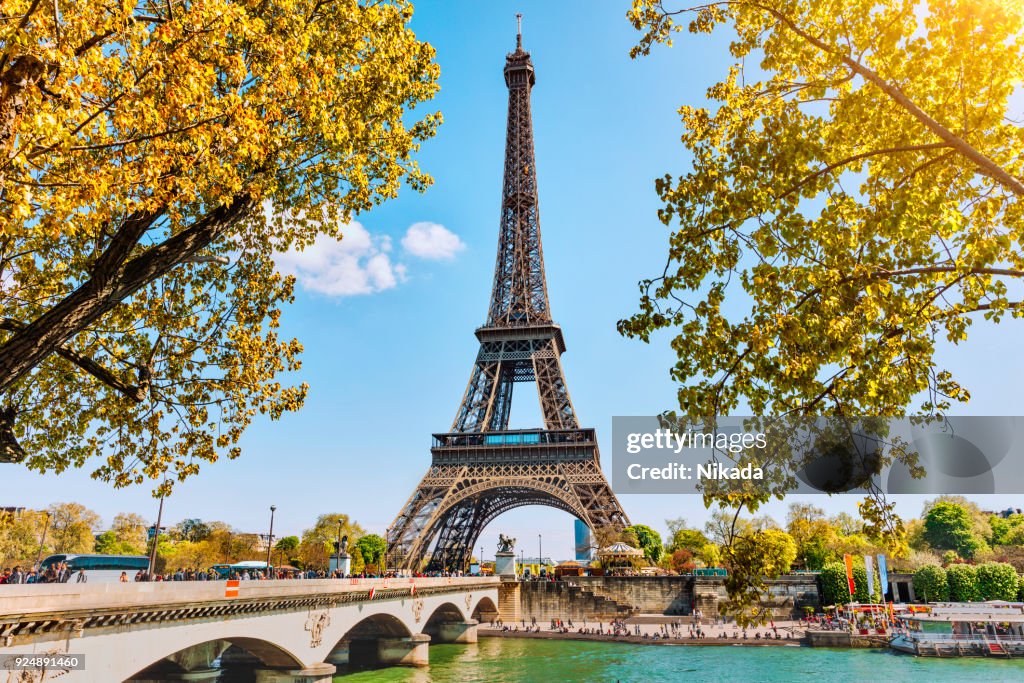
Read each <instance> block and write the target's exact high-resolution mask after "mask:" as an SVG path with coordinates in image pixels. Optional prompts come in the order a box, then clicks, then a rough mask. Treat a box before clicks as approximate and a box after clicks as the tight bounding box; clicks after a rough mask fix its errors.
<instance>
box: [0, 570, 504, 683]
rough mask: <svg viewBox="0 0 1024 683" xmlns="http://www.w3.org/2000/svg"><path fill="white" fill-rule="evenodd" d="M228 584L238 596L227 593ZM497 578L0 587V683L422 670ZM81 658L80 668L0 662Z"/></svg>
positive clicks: (283, 677)
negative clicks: (369, 668) (362, 667)
mask: <svg viewBox="0 0 1024 683" xmlns="http://www.w3.org/2000/svg"><path fill="white" fill-rule="evenodd" d="M236 584H237V586H236ZM498 586H499V580H498V579H496V578H487V577H481V578H416V579H410V578H393V579H312V580H284V581H240V582H225V581H211V582H167V583H114V584H93V585H89V584H73V583H71V584H46V585H22V586H0V683H15V682H17V683H23V682H28V681H31V682H33V683H36V682H42V681H50V680H58V679H59V680H60V681H61V683H78V682H101V683H110V682H114V681H130V682H132V683H140V682H143V681H175V680H181V681H203V680H211V681H212V680H214V679H216V677H217V675H218V674H219V670H218V669H217V667H218V665H229V664H231V663H236V664H248V665H254V666H255V667H256V671H257V673H256V680H257V681H258V682H259V683H278V682H282V683H283V682H286V681H287V682H292V683H312V682H314V681H316V682H322V681H330V680H331V677H332V674H333V673H334V672H335V669H336V665H339V664H347V663H348V662H349V661H350V658H351V661H352V663H353V664H356V663H369V664H377V665H381V666H425V665H426V664H427V663H428V657H429V655H428V646H429V644H430V643H475V642H476V637H477V636H476V625H477V622H478V620H490V619H492V618H494V616H495V615H496V613H497V605H498ZM61 654H70V655H84V661H85V668H84V669H83V670H68V669H66V668H63V667H62V666H57V667H54V668H49V669H46V670H44V671H39V670H37V671H34V672H32V673H26V672H21V671H13V670H9V666H5V662H4V661H2V660H8V662H9V661H10V660H9V659H8V658H10V657H13V656H19V655H36V656H51V657H52V656H59V655H61Z"/></svg>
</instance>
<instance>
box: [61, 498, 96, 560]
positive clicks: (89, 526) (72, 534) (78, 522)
mask: <svg viewBox="0 0 1024 683" xmlns="http://www.w3.org/2000/svg"><path fill="white" fill-rule="evenodd" d="M48 512H49V513H50V531H49V539H50V544H51V547H52V548H53V552H55V553H91V552H92V551H93V548H94V546H95V545H96V539H95V537H94V536H93V534H95V533H96V530H97V529H98V528H99V526H100V521H101V520H100V516H99V515H98V514H96V513H95V512H93V511H92V510H90V509H89V508H87V507H85V506H84V505H82V504H81V503H54V504H53V505H51V506H50V507H49V509H48Z"/></svg>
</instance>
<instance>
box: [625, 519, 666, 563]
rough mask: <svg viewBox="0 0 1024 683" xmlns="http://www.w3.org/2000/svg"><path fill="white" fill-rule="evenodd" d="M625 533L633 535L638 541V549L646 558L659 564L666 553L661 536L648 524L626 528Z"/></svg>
mask: <svg viewBox="0 0 1024 683" xmlns="http://www.w3.org/2000/svg"><path fill="white" fill-rule="evenodd" d="M624 531H625V532H627V533H628V532H632V533H633V535H634V536H635V537H636V541H637V545H636V547H637V548H639V549H640V550H643V551H644V557H646V558H647V559H648V560H649V561H650V562H652V563H654V564H657V563H658V560H660V559H661V555H662V553H664V552H665V548H664V546H662V544H661V534H659V533H658V532H657V531H655V530H654V529H652V528H651V527H649V526H647V525H646V524H634V525H633V526H629V527H626V529H625V530H624Z"/></svg>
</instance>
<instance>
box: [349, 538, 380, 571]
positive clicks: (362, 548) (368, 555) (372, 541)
mask: <svg viewBox="0 0 1024 683" xmlns="http://www.w3.org/2000/svg"><path fill="white" fill-rule="evenodd" d="M356 548H358V549H359V554H360V555H361V556H362V558H363V562H365V563H366V564H367V565H373V566H374V567H375V568H376V569H377V571H380V570H381V562H382V561H383V560H384V553H385V552H387V549H388V542H387V541H385V540H384V537H383V536H380V535H378V534H367V535H365V536H362V537H360V538H359V540H358V541H356Z"/></svg>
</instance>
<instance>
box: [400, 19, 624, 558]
mask: <svg viewBox="0 0 1024 683" xmlns="http://www.w3.org/2000/svg"><path fill="white" fill-rule="evenodd" d="M534 82H535V74H534V68H533V62H532V61H531V60H530V53H528V52H526V51H524V50H523V47H522V34H521V33H519V34H518V35H517V37H516V50H515V52H512V53H511V54H509V55H508V56H507V57H506V59H505V83H506V85H507V86H508V127H507V132H506V143H505V177H504V183H503V187H502V195H501V230H500V233H499V237H498V259H497V264H496V266H495V271H494V288H493V290H492V294H491V303H490V308H489V310H488V314H487V323H486V324H485V325H484V326H483V327H481V328H479V329H477V330H476V336H477V339H479V341H480V351H479V353H478V354H477V357H476V362H475V364H474V366H473V371H472V374H471V375H470V379H469V385H468V386H467V387H466V393H465V395H464V396H463V398H462V403H461V405H460V406H459V410H458V412H457V413H456V416H455V421H454V422H453V423H452V427H451V431H450V432H448V433H445V434H435V435H434V441H433V447H432V448H431V456H432V463H431V466H430V469H429V470H428V471H427V474H426V476H425V477H423V479H422V481H420V483H419V486H417V487H416V490H415V491H414V492H413V494H412V496H411V497H410V498H409V500H408V501H407V502H406V504H405V507H403V508H402V511H401V512H400V513H399V514H398V517H396V518H395V521H394V522H393V523H392V524H391V527H389V529H388V560H389V566H390V567H393V568H401V569H409V570H419V569H421V568H424V563H425V562H426V567H425V568H426V569H427V570H431V571H433V570H446V569H464V568H465V567H467V566H468V564H469V559H470V556H471V554H472V551H473V548H475V547H476V541H477V539H478V538H479V536H480V533H481V532H482V531H483V529H484V527H486V526H487V524H488V523H489V522H491V521H492V520H493V519H494V518H495V517H497V516H498V515H500V514H502V513H503V512H506V511H508V510H511V509H513V508H517V507H522V506H525V505H547V506H551V507H555V508H558V509H560V510H564V511H565V512H568V513H570V514H572V515H575V516H576V517H578V518H579V519H581V520H582V521H583V522H585V523H586V524H587V525H588V526H589V527H590V528H591V529H602V528H609V527H617V528H621V527H624V526H627V525H628V524H629V520H628V518H627V517H626V514H625V513H624V512H623V510H622V507H621V506H620V505H619V501H618V500H617V499H616V497H615V494H614V493H612V490H611V487H610V486H609V485H608V482H607V480H606V479H605V477H604V474H603V473H602V471H601V465H600V454H599V452H598V447H597V437H596V435H595V432H594V430H593V429H581V428H580V426H579V422H578V420H577V418H576V411H575V409H574V408H573V405H572V399H571V398H570V397H569V390H568V388H567V387H566V383H565V376H564V374H563V372H562V364H561V361H560V356H561V354H562V353H563V352H564V351H565V341H564V340H563V338H562V330H561V328H560V327H559V326H558V325H556V324H555V323H554V322H553V321H552V318H551V310H550V306H549V304H548V291H547V283H546V280H545V275H544V253H543V249H542V247H541V238H540V216H539V213H538V203H537V171H536V165H535V163H534V149H533V122H532V117H531V114H530V90H531V88H532V87H533V84H534ZM528 381H536V384H537V391H538V394H539V397H540V404H541V410H542V413H543V416H544V429H537V430H509V429H508V419H509V410H510V408H511V405H512V388H513V386H514V385H515V383H517V382H528ZM428 557H429V561H428Z"/></svg>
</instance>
